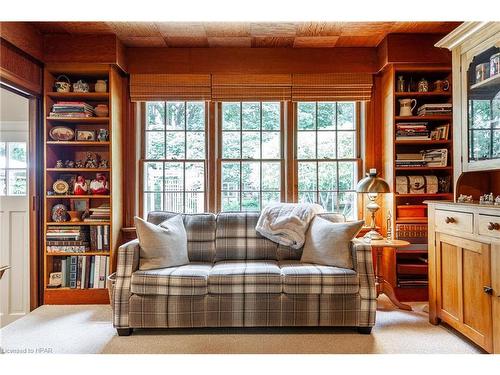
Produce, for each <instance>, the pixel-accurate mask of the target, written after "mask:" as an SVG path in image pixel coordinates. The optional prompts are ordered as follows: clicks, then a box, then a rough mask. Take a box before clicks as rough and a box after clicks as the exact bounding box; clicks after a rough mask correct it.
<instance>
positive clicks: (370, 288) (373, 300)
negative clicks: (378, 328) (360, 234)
mask: <svg viewBox="0 0 500 375" xmlns="http://www.w3.org/2000/svg"><path fill="white" fill-rule="evenodd" d="M351 249H352V259H353V264H354V271H356V272H357V274H358V277H359V292H358V293H359V296H360V298H361V306H360V315H361V316H360V320H359V324H358V326H360V327H372V326H374V325H375V313H376V311H377V289H376V287H375V274H374V271H373V258H372V247H371V246H370V244H367V243H366V242H364V241H363V240H361V239H357V238H355V239H354V240H353V241H352V242H351Z"/></svg>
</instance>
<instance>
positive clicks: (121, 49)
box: [116, 39, 127, 72]
mask: <svg viewBox="0 0 500 375" xmlns="http://www.w3.org/2000/svg"><path fill="white" fill-rule="evenodd" d="M116 65H117V66H118V67H119V68H120V69H121V70H123V71H124V72H126V71H127V57H126V55H125V46H124V45H123V43H122V42H121V41H120V40H118V39H117V40H116Z"/></svg>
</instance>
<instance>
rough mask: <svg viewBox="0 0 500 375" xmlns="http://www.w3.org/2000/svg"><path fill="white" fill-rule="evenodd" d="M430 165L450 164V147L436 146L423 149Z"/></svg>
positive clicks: (444, 165) (426, 160)
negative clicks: (430, 148)
mask: <svg viewBox="0 0 500 375" xmlns="http://www.w3.org/2000/svg"><path fill="white" fill-rule="evenodd" d="M421 153H422V155H423V159H424V160H425V162H426V163H427V166H428V167H446V166H447V165H448V149H446V148H436V149H432V150H423V151H421Z"/></svg>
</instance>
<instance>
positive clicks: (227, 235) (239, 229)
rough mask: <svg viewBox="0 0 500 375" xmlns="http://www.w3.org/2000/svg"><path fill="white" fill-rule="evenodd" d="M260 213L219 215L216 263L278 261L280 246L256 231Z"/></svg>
mask: <svg viewBox="0 0 500 375" xmlns="http://www.w3.org/2000/svg"><path fill="white" fill-rule="evenodd" d="M259 215H260V214H259V213H258V212H223V213H220V214H219V215H217V230H216V236H215V237H216V238H215V250H216V254H215V261H216V262H218V261H221V260H251V259H260V260H276V259H277V254H276V253H277V249H278V244H277V243H275V242H272V241H271V240H268V239H267V238H264V237H262V236H261V235H260V233H258V232H257V231H256V230H255V226H256V225H257V221H258V220H259Z"/></svg>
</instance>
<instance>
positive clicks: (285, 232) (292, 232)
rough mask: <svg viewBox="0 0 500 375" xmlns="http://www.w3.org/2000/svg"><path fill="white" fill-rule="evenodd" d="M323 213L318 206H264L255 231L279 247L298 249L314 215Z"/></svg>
mask: <svg viewBox="0 0 500 375" xmlns="http://www.w3.org/2000/svg"><path fill="white" fill-rule="evenodd" d="M321 212H324V210H323V207H321V206H320V205H318V204H309V203H275V204H271V205H269V206H266V207H265V208H264V209H263V210H262V212H261V214H260V217H259V221H258V222H257V226H256V227H255V230H256V231H257V232H259V233H260V234H261V235H262V236H264V237H266V238H269V239H270V240H271V241H274V242H277V243H279V244H281V245H285V246H290V247H291V248H293V249H300V248H301V247H302V245H304V241H305V237H306V231H307V228H308V227H309V223H310V222H311V220H312V219H313V218H314V215H316V214H318V213H321Z"/></svg>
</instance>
